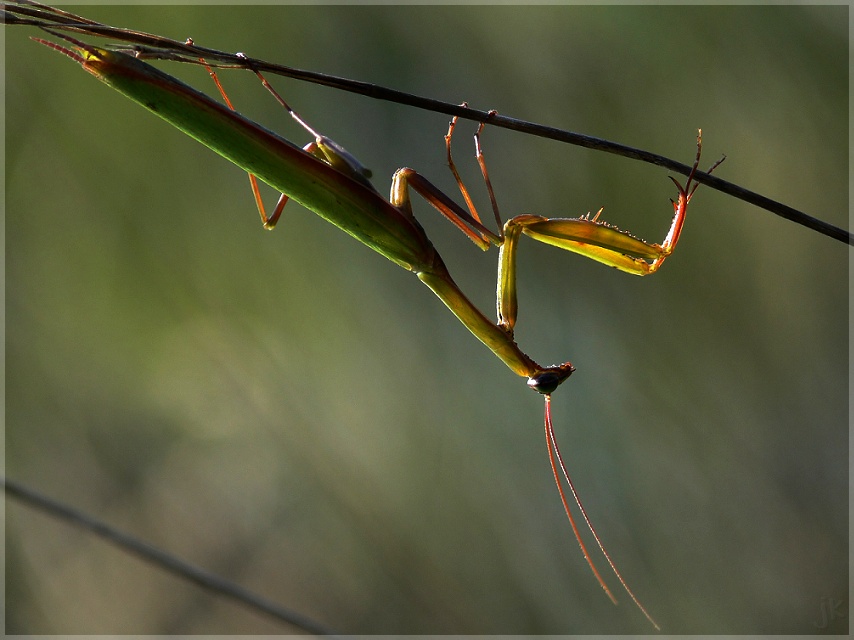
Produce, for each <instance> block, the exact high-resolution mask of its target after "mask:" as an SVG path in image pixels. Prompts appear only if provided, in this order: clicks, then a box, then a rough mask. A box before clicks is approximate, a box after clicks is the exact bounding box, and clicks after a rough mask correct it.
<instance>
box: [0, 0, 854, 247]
mask: <svg viewBox="0 0 854 640" xmlns="http://www.w3.org/2000/svg"><path fill="white" fill-rule="evenodd" d="M0 20H2V22H3V23H4V24H7V25H11V24H19V25H30V26H35V27H40V28H43V29H46V30H49V29H51V28H52V29H61V30H63V31H72V32H75V33H80V34H84V35H91V36H99V37H103V38H108V39H112V40H118V41H120V42H126V43H131V44H132V45H133V46H130V47H125V50H129V51H130V52H132V53H134V54H135V55H137V56H139V57H141V58H158V59H166V60H173V61H177V62H184V63H190V64H199V60H198V59H199V58H205V59H206V60H207V61H208V62H209V63H214V65H213V66H219V67H233V68H250V67H251V68H253V69H257V70H259V71H264V72H267V73H272V74H277V75H281V76H285V77H289V78H294V79H296V80H303V81H306V82H312V83H315V84H320V85H324V86H327V87H332V88H334V89H340V90H342V91H349V92H351V93H358V94H361V95H364V96H368V97H370V98H374V99H377V100H386V101H389V102H396V103H399V104H405V105H408V106H411V107H416V108H418V109H425V110H428V111H434V112H438V113H444V114H446V115H450V116H458V117H460V118H464V119H468V120H475V121H477V122H486V121H488V122H489V124H490V125H492V126H495V127H502V128H505V129H513V130H514V131H519V132H521V133H525V134H529V135H534V136H539V137H543V138H549V139H552V140H557V141H559V142H566V143H569V144H573V145H576V146H580V147H585V148H587V149H594V150H596V151H604V152H606V153H612V154H615V155H619V156H623V157H626V158H631V159H633V160H640V161H641V162H647V163H649V164H654V165H657V166H660V167H664V168H665V169H669V170H670V171H673V172H676V173H681V174H682V175H685V176H687V175H688V174H689V173H690V172H691V167H690V166H689V165H686V164H682V163H681V162H677V161H675V160H671V159H670V158H667V157H665V156H662V155H659V154H656V153H651V152H649V151H643V150H641V149H636V148H634V147H630V146H627V145H624V144H620V143H617V142H611V141H609V140H604V139H602V138H596V137H593V136H588V135H584V134H581V133H575V132H573V131H566V130H564V129H557V128H554V127H548V126H545V125H541V124H537V123H534V122H527V121H524V120H518V119H516V118H511V117H509V116H503V115H501V114H497V115H496V114H492V115H491V114H490V112H489V111H482V110H479V109H470V108H467V107H463V106H461V105H459V104H453V103H449V102H443V101H441V100H434V99H433V98H425V97H422V96H416V95H413V94H411V93H406V92H404V91H398V90H396V89H390V88H387V87H381V86H378V85H375V84H371V83H369V82H362V81H359V80H350V79H348V78H341V77H338V76H332V75H328V74H324V73H317V72H314V71H305V70H302V69H294V68H293V67H288V66H284V65H279V64H273V63H271V62H267V61H265V60H259V59H257V58H250V57H242V56H241V57H238V56H237V54H234V53H228V52H225V51H218V50H216V49H209V48H207V47H200V46H198V45H195V44H193V43H192V42H191V41H187V42H180V41H178V40H172V39H171V38H165V37H163V36H158V35H154V34H150V33H144V32H141V31H134V30H132V29H122V28H118V27H111V26H108V25H105V24H101V23H99V22H96V21H94V20H89V19H88V18H82V17H80V16H76V15H74V14H72V13H68V12H66V11H61V10H59V9H55V8H53V7H49V6H47V5H43V4H40V3H37V2H31V1H30V0H17V1H15V2H11V3H6V4H3V5H2V13H0ZM694 179H695V180H696V181H697V182H700V183H702V184H705V185H707V186H709V187H710V188H712V189H716V190H718V191H721V192H722V193H726V194H727V195H730V196H732V197H734V198H738V199H739V200H744V201H745V202H749V203H750V204H753V205H755V206H757V207H759V208H761V209H765V210H766V211H770V212H771V213H774V214H776V215H778V216H781V217H783V218H785V219H787V220H790V221H792V222H795V223H797V224H800V225H803V226H805V227H807V228H808V229H812V230H813V231H817V232H818V233H821V234H824V235H826V236H829V237H831V238H833V239H835V240H839V241H841V242H845V243H847V244H849V245H854V234H852V233H851V232H849V231H846V230H845V229H842V228H841V227H837V226H835V225H832V224H830V223H829V222H825V221H823V220H820V219H819V218H816V217H814V216H811V215H809V214H806V213H804V212H802V211H799V210H797V209H795V208H793V207H790V206H788V205H785V204H783V203H781V202H777V201H775V200H772V199H771V198H768V197H766V196H763V195H761V194H758V193H756V192H754V191H750V190H748V189H745V188H744V187H741V186H739V185H737V184H733V183H731V182H727V181H726V180H722V179H721V178H718V177H715V176H710V175H709V174H707V173H704V172H702V171H698V172H697V173H696V174H695V176H694Z"/></svg>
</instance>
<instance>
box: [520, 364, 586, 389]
mask: <svg viewBox="0 0 854 640" xmlns="http://www.w3.org/2000/svg"><path fill="white" fill-rule="evenodd" d="M573 371H575V367H573V366H572V364H570V363H569V362H564V363H563V364H562V365H559V366H557V367H549V368H548V369H543V370H542V371H540V372H539V373H535V374H534V375H532V376H531V377H530V378H528V386H529V387H530V388H531V389H533V390H534V391H536V392H538V393H542V394H543V395H546V396H547V395H549V394H551V393H552V392H553V391H554V390H555V389H557V388H558V387H559V386H560V385H561V383H562V382H563V381H564V380H566V379H567V378H568V377H569V376H570V375H572V372H573Z"/></svg>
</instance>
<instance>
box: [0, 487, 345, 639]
mask: <svg viewBox="0 0 854 640" xmlns="http://www.w3.org/2000/svg"><path fill="white" fill-rule="evenodd" d="M0 484H2V485H3V488H4V489H5V491H6V495H7V496H9V497H10V498H14V499H15V500H18V501H20V502H22V503H24V504H26V505H27V506H29V507H32V508H34V509H38V510H40V511H44V512H45V513H48V514H50V515H51V516H53V517H55V518H59V519H61V520H64V521H66V522H68V523H69V524H72V525H74V526H76V527H80V528H81V529H86V530H87V531H91V532H92V533H94V534H95V535H97V536H100V537H101V538H103V539H104V540H106V541H107V542H109V543H111V544H113V545H115V546H117V547H119V548H120V549H122V550H124V551H126V552H128V553H130V554H133V555H135V556H137V557H139V558H141V559H142V560H145V561H146V562H150V563H152V564H154V565H156V566H158V567H160V568H161V569H164V570H166V571H169V572H170V573H173V574H175V575H177V576H179V577H181V578H184V579H186V580H190V581H191V582H195V583H196V584H197V585H199V586H200V587H202V588H204V589H207V590H208V591H212V592H214V593H217V594H219V595H222V596H225V597H227V598H231V599H232V600H236V601H237V602H239V603H241V604H243V605H246V606H247V607H249V608H251V609H253V610H255V611H259V612H261V613H265V614H267V615H269V616H272V617H273V618H275V619H277V620H279V621H280V622H286V623H287V624H289V625H291V626H293V627H297V628H298V629H302V630H303V631H307V632H308V633H311V634H315V635H321V636H328V635H332V632H331V631H330V630H329V629H327V628H326V627H324V626H323V625H322V624H320V623H319V622H316V621H314V620H312V619H311V618H309V617H307V616H304V615H302V614H301V613H297V612H295V611H291V610H290V609H286V608H285V607H282V606H280V605H278V604H276V603H275V602H272V601H270V600H267V599H266V598H263V597H262V596H259V595H257V594H255V593H253V592H251V591H249V590H248V589H245V588H243V587H241V586H240V585H238V584H235V583H233V582H231V581H229V580H226V579H225V578H222V577H220V576H218V575H216V574H214V573H211V572H209V571H206V570H204V569H202V568H200V567H197V566H195V565H192V564H190V563H189V562H186V561H185V560H182V559H180V558H178V557H177V556H174V555H172V554H170V553H167V552H166V551H163V550H162V549H158V548H157V547H154V546H152V545H150V544H148V543H146V542H143V541H142V540H139V539H138V538H136V537H134V536H132V535H130V534H128V533H125V532H124V531H120V530H119V529H116V528H115V527H112V526H110V525H108V524H106V523H105V522H102V521H100V520H98V519H97V518H94V517H93V516H90V515H89V514H87V513H84V512H83V511H79V510H78V509H74V508H72V507H69V506H67V505H65V504H63V503H61V502H59V501H57V500H54V499H53V498H49V497H47V496H45V495H43V494H41V493H39V492H37V491H35V490H33V489H30V488H29V487H27V486H25V485H23V484H21V483H19V482H17V481H15V480H10V479H9V478H4V477H0Z"/></svg>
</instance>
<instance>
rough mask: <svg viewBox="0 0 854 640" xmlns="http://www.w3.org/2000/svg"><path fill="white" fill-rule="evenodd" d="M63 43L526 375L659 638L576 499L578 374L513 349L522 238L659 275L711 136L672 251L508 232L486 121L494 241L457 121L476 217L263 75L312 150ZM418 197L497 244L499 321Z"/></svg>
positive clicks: (601, 232) (618, 235)
mask: <svg viewBox="0 0 854 640" xmlns="http://www.w3.org/2000/svg"><path fill="white" fill-rule="evenodd" d="M55 35H59V34H55ZM59 37H63V38H65V39H66V40H68V41H69V42H71V43H72V44H73V45H74V49H70V48H67V47H64V46H61V45H58V44H56V43H52V42H48V41H45V40H41V39H36V40H37V41H38V42H40V43H42V44H45V45H47V46H49V47H51V48H53V49H55V50H57V51H59V52H61V53H63V54H65V55H67V56H68V57H70V58H71V59H73V60H75V61H76V62H78V63H79V64H81V65H82V66H83V68H84V69H86V70H87V71H88V72H90V73H91V74H93V75H94V76H96V77H97V78H98V79H100V80H102V81H103V82H105V83H106V84H108V85H110V86H111V87H113V88H114V89H116V90H118V91H119V92H121V93H123V94H124V95H126V96H127V97H129V98H131V99H132V100H134V101H136V102H138V103H139V104H141V105H142V106H144V107H146V108H147V109H149V110H150V111H152V112H154V113H155V114H157V115H158V116H160V117H161V118H163V119H165V120H166V121H167V122H169V123H170V124H172V125H173V126H176V127H177V128H179V129H181V130H182V131H184V132H185V133H187V134H188V135H190V136H192V137H193V138H195V139H197V140H199V141H200V142H202V143H203V144H205V145H206V146H208V147H209V148H211V149H212V150H214V151H216V152H217V153H219V154H220V155H222V156H224V157H225V158H227V159H228V160H230V161H231V162H233V163H234V164H236V165H238V166H239V167H241V168H242V169H244V170H245V171H247V172H248V173H249V175H250V179H251V183H252V189H253V192H254V194H255V198H256V201H257V204H258V208H259V211H260V213H261V218H262V221H263V223H264V226H265V227H266V228H268V229H272V228H273V227H274V226H275V224H276V222H277V220H278V218H279V216H280V215H281V213H282V210H283V208H284V206H285V204H286V203H287V201H288V200H289V199H293V200H295V201H297V202H298V203H300V204H302V205H303V206H305V207H306V208H307V209H309V210H311V211H313V212H315V213H317V214H318V215H320V216H321V217H323V218H325V219H326V220H328V221H329V222H332V223H333V224H335V225H336V226H338V227H339V228H340V229H342V230H343V231H345V232H347V233H348V234H350V235H351V236H353V237H355V238H356V239H357V240H359V241H361V242H362V243H364V244H365V245H367V246H368V247H370V248H371V249H373V250H375V251H377V252H378V253H380V254H382V255H384V256H386V257H387V258H388V259H390V260H391V261H393V262H395V263H396V264H398V265H400V266H401V267H403V268H405V269H407V270H409V271H412V272H413V273H415V274H416V275H417V277H418V278H419V279H420V280H421V281H422V282H424V284H426V285H427V286H428V287H429V288H430V289H431V290H432V291H433V292H434V293H435V294H436V295H437V296H438V297H439V298H440V299H441V300H442V302H444V303H445V305H446V306H447V307H448V308H449V309H450V310H451V312H452V313H454V315H456V316H457V318H458V319H459V320H460V321H461V322H462V323H463V324H464V325H465V326H466V327H467V328H468V329H469V330H470V331H471V332H472V333H473V334H474V335H475V337H477V338H478V339H479V340H480V341H481V342H483V343H484V344H485V345H486V346H487V347H488V348H489V349H490V350H491V351H492V352H493V353H495V354H496V355H497V356H498V357H499V358H500V359H501V360H502V361H503V362H504V363H505V364H506V365H507V366H508V367H509V368H510V369H512V370H513V371H514V372H515V373H516V374H518V375H520V376H524V377H526V378H527V383H528V386H529V387H531V388H532V389H534V390H535V391H537V392H539V393H541V394H542V395H543V396H544V398H545V418H544V424H545V433H546V442H547V447H548V453H549V460H550V464H551V468H552V472H553V475H554V478H555V482H556V484H557V487H558V491H559V493H560V497H561V500H562V502H563V505H564V509H565V511H566V514H567V517H568V518H569V521H570V524H571V526H572V529H573V532H574V534H575V536H576V539H577V540H578V543H579V545H580V547H581V550H582V553H583V554H584V557H585V559H586V561H587V563H588V565H589V566H590V568H591V570H592V571H593V573H594V575H595V576H596V579H597V580H598V582H599V584H600V585H601V586H602V588H603V589H604V590H605V591H606V593H607V594H608V596H609V597H610V598H611V600H613V601H614V602H616V599H615V598H614V595H613V594H612V593H611V591H610V590H609V588H608V587H607V585H606V583H605V581H604V579H603V578H602V577H601V575H600V574H599V572H598V571H597V569H596V567H595V565H594V563H593V561H592V559H591V558H590V555H589V553H588V551H587V549H586V547H585V545H584V542H583V541H582V538H581V536H580V533H579V531H578V528H577V526H576V523H575V519H574V518H573V515H572V513H571V511H570V509H569V504H568V501H567V499H566V496H565V494H564V490H563V488H562V485H561V481H560V475H559V472H558V467H560V469H561V471H562V472H563V475H564V478H565V480H566V482H567V484H568V486H569V488H570V490H571V492H572V494H573V497H574V499H575V501H576V504H577V505H578V507H579V509H580V511H581V514H582V516H583V518H584V520H585V522H586V524H587V526H588V528H589V529H590V531H591V532H592V534H593V536H594V538H595V540H596V542H597V544H598V546H599V548H600V550H601V551H602V553H603V554H604V556H605V558H606V559H607V561H608V563H609V565H610V566H611V568H612V570H613V571H614V573H615V575H616V576H617V578H618V580H619V582H620V583H621V584H622V586H623V588H624V589H625V590H626V592H627V593H628V594H629V596H630V597H631V599H632V600H633V601H634V602H635V604H636V605H637V606H638V608H639V609H640V610H641V611H642V612H643V614H644V615H645V616H646V617H647V619H648V620H649V621H650V622H651V623H652V624H653V625H654V626H655V627H656V628H659V627H658V624H657V623H656V622H655V621H654V620H653V618H652V617H651V616H650V615H649V613H647V611H646V609H645V608H644V607H643V605H642V604H641V603H640V601H639V600H638V599H637V598H636V597H635V595H634V593H633V592H632V591H631V589H629V587H628V585H627V583H626V581H625V580H624V579H623V577H622V575H621V574H620V572H619V571H618V570H617V568H616V566H615V564H614V562H613V561H612V560H611V558H610V556H609V555H608V553H607V552H606V551H605V548H604V545H603V544H602V542H601V540H600V539H599V536H598V535H597V534H596V531H595V529H594V528H593V526H592V524H591V522H590V519H589V518H588V516H587V513H586V511H585V509H584V507H583V506H582V503H581V500H580V499H579V497H578V494H577V493H576V491H575V488H574V486H573V484H572V481H571V480H570V477H569V474H568V473H567V471H566V468H565V466H564V463H563V459H562V457H561V454H560V451H559V449H558V446H557V441H556V438H555V435H554V430H553V428H552V418H551V393H552V392H554V391H555V390H556V389H557V387H558V386H560V384H562V383H563V381H564V380H566V379H567V378H568V377H569V376H570V375H571V374H572V373H573V371H574V370H575V369H574V367H573V366H572V364H571V363H570V362H564V363H563V364H559V365H553V366H548V367H543V366H540V365H539V364H537V363H536V362H534V361H533V360H532V359H531V358H530V357H529V356H528V355H526V354H525V353H524V352H523V351H522V350H521V349H520V348H519V346H518V345H517V343H516V341H515V340H514V328H515V324H516V317H517V302H516V251H517V246H518V240H519V237H520V236H521V235H523V234H524V235H527V236H529V237H531V238H533V239H535V240H539V241H540V242H544V243H546V244H551V245H554V246H557V247H559V248H563V249H566V250H569V251H573V252H576V253H579V254H581V255H584V256H586V257H589V258H591V259H594V260H597V261H599V262H602V263H604V264H606V265H608V266H611V267H615V268H617V269H619V270H621V271H624V272H627V273H631V274H635V275H648V274H651V273H654V272H655V271H657V270H658V268H660V266H661V264H662V263H663V262H664V260H665V259H666V258H667V257H668V256H669V255H670V254H671V253H672V252H673V249H674V248H675V246H676V243H677V242H678V239H679V235H680V233H681V230H682V226H683V224H684V221H685V215H686V213H687V208H688V204H689V202H690V200H691V198H692V196H693V194H694V192H695V190H696V188H697V184H693V186H692V182H693V178H694V173H695V172H696V170H697V167H698V165H699V161H700V153H701V147H702V140H701V133H700V134H698V137H697V153H696V157H695V161H694V164H693V169H692V172H691V174H690V175H689V176H688V179H687V181H686V183H685V185H684V186H683V185H680V184H679V183H678V182H677V181H676V180H675V179H673V178H671V180H673V182H674V183H675V184H676V187H677V190H678V191H677V198H676V201H675V202H673V209H674V217H673V220H672V223H671V226H670V229H669V231H668V233H667V235H666V237H665V239H664V241H663V242H662V243H661V244H655V243H647V242H644V241H642V240H640V239H638V238H636V237H634V236H632V235H631V234H629V233H627V232H625V231H621V230H619V229H617V228H616V227H613V226H611V225H608V224H607V223H605V222H603V221H600V220H599V215H600V213H601V209H600V211H599V213H597V214H596V215H595V216H593V217H592V218H591V217H590V215H589V214H588V215H585V216H581V217H578V218H546V217H543V216H538V215H529V214H526V215H519V216H516V217H513V218H510V219H509V220H508V221H507V222H505V223H503V224H502V222H501V216H500V214H499V211H498V206H497V204H496V199H495V196H494V192H493V189H492V185H491V182H490V179H489V174H488V171H487V168H486V163H485V160H484V155H483V153H482V150H481V144H480V135H481V133H482V131H483V128H484V124H483V123H482V124H481V125H480V127H479V128H478V130H477V133H476V134H475V145H476V152H477V154H476V155H477V160H478V163H479V165H480V168H481V172H482V174H483V178H484V181H485V183H486V187H487V191H488V194H489V197H490V202H491V206H492V210H493V213H494V217H495V220H496V223H497V224H498V232H497V233H496V232H493V231H491V230H490V229H489V228H487V227H486V226H485V225H484V224H483V223H482V222H481V219H480V216H479V215H478V213H477V210H476V208H475V206H474V204H473V202H472V200H471V198H470V197H469V194H468V190H467V189H466V187H465V185H464V184H463V181H462V179H461V178H460V176H459V174H458V172H457V170H456V167H455V165H454V162H453V159H452V156H451V140H452V136H453V132H454V128H455V126H456V118H455V119H454V120H452V121H451V123H450V125H449V128H448V132H447V134H446V136H445V145H446V150H447V155H448V164H449V166H450V168H451V170H452V172H453V173H454V176H455V179H456V182H457V184H458V186H459V189H460V192H461V194H462V196H463V199H464V200H465V202H466V207H467V209H468V211H466V210H465V209H463V208H462V207H460V206H459V205H457V204H456V203H455V202H454V201H453V200H451V199H450V198H449V197H448V196H446V195H445V194H443V193H442V192H441V191H440V190H439V189H438V188H436V187H435V186H434V185H433V184H431V183H430V182H429V181H428V180H427V179H426V178H424V177H423V176H421V175H420V174H418V173H417V172H415V171H414V170H412V169H409V168H403V169H399V170H398V171H397V172H396V173H395V174H394V177H393V178H392V184H391V193H390V196H389V199H388V200H386V199H385V198H383V197H382V196H381V195H380V194H379V192H378V191H377V190H376V189H375V188H374V187H373V186H372V184H371V183H370V181H369V177H370V172H369V171H367V170H366V169H365V168H364V167H363V166H362V165H361V164H360V163H359V162H358V161H357V160H356V159H355V157H354V156H352V155H351V154H349V153H348V152H347V151H346V150H344V149H343V147H341V146H340V145H338V144H337V143H335V142H334V141H332V140H330V139H329V138H327V137H325V136H323V135H321V134H319V133H317V132H316V131H315V130H314V129H312V128H311V127H310V126H309V125H308V124H307V123H306V122H305V121H304V120H303V119H302V118H301V117H300V116H299V115H298V114H297V113H296V112H295V111H294V110H293V109H291V107H290V106H289V105H288V104H287V102H286V101H285V100H284V99H283V98H282V97H281V96H280V95H279V94H278V93H277V92H276V91H275V90H274V89H273V88H272V87H271V86H270V84H269V83H268V82H267V81H266V79H265V78H264V77H263V76H262V75H261V74H260V73H259V72H257V71H255V73H256V74H257V75H258V77H259V78H260V79H261V81H262V82H263V83H264V86H265V87H266V88H267V89H268V90H269V91H270V92H271V93H272V94H273V95H274V96H275V97H276V99H277V100H278V101H279V102H280V103H281V104H282V105H283V106H284V107H285V108H286V109H287V110H288V112H289V113H290V115H291V116H292V117H293V118H294V119H295V120H296V121H297V122H298V123H299V124H300V125H301V126H302V127H303V128H305V129H306V130H307V131H308V132H309V133H310V134H311V136H312V137H313V138H314V140H313V141H312V142H310V143H309V144H307V145H306V146H305V147H303V148H299V147H297V146H295V145H294V144H292V143H291V142H289V141H287V140H285V139H284V138H282V137H280V136H278V135H276V134H275V133H272V132H271V131H269V130H267V129H265V128H263V127H261V126H260V125H258V124H256V123H254V122H252V121H250V120H248V119H246V118H245V117H243V116H241V115H240V114H238V113H237V112H236V111H234V109H233V108H232V107H231V103H230V101H229V100H228V97H227V96H226V94H225V92H224V90H223V89H222V87H221V85H220V83H219V80H218V79H217V78H216V75H215V74H214V73H213V71H211V70H210V69H209V71H210V72H211V75H212V77H213V78H214V80H215V81H216V83H217V86H218V87H219V89H220V91H221V93H222V95H223V98H224V99H225V100H226V103H227V105H228V106H227V107H226V106H223V105H221V104H219V103H217V102H215V101H213V100H211V99H210V98H209V97H207V96H206V95H204V94H202V93H200V92H198V91H196V90H195V89H192V88H191V87H189V86H187V85H185V84H183V83H182V82H180V81H178V80H176V79H174V78H172V77H171V76H168V75H166V74H165V73H163V72H161V71H159V70H157V69H155V68H153V67H151V66H150V65H148V64H146V63H144V62H142V61H141V60H139V59H136V58H133V57H131V56H128V55H125V54H122V53H118V52H113V51H109V50H106V49H102V48H97V47H93V46H90V45H87V44H84V43H82V42H79V41H77V40H74V39H72V38H68V37H67V36H59ZM720 162H721V161H718V162H717V163H715V164H714V165H713V166H712V168H711V169H709V172H711V171H712V170H714V168H715V167H716V166H717V165H718V164H720ZM256 177H257V178H259V179H261V180H262V181H264V182H266V183H267V184H269V185H271V186H272V187H274V188H276V189H277V190H279V191H280V192H281V193H282V197H281V198H280V199H279V202H278V203H277V205H276V207H275V208H274V210H273V212H272V213H271V214H270V215H269V216H268V215H267V214H266V213H265V210H264V207H263V204H262V202H261V197H260V192H259V191H258V187H257V181H256ZM410 187H411V188H412V189H413V190H415V192H417V193H418V194H419V195H421V196H422V197H423V198H424V199H425V200H427V202H429V203H430V204H431V205H432V206H433V207H434V208H436V209H437V210H438V211H439V212H440V213H441V214H442V215H444V216H445V217H446V218H447V219H448V220H449V221H451V222H452V223H453V224H454V225H455V226H457V227H458V228H459V229H460V230H461V231H462V232H463V233H464V234H465V235H466V236H467V237H468V238H469V239H470V240H471V241H472V242H474V243H475V244H476V245H478V246H479V247H480V248H481V249H483V250H487V249H488V248H489V247H490V246H491V245H496V246H498V247H499V249H500V254H499V268H498V285H497V300H496V306H497V312H498V320H497V322H492V321H490V320H489V319H488V318H487V317H486V316H485V315H484V314H483V313H482V312H481V311H480V310H479V309H477V307H475V306H474V305H473V304H472V303H471V302H470V301H469V300H468V298H467V297H466V296H465V294H464V293H463V292H462V291H461V290H460V289H459V287H458V286H457V285H456V283H455V282H454V280H453V279H452V277H451V275H450V273H449V272H448V269H447V268H446V266H445V264H444V262H443V261H442V259H441V257H440V256H439V254H438V252H437V251H436V249H435V248H434V247H433V244H432V243H431V242H430V240H429V239H428V238H427V236H426V234H425V232H424V230H423V228H422V227H421V225H420V224H419V223H418V221H417V220H416V218H415V217H414V215H413V212H412V207H411V202H410V192H409V188H410Z"/></svg>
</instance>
